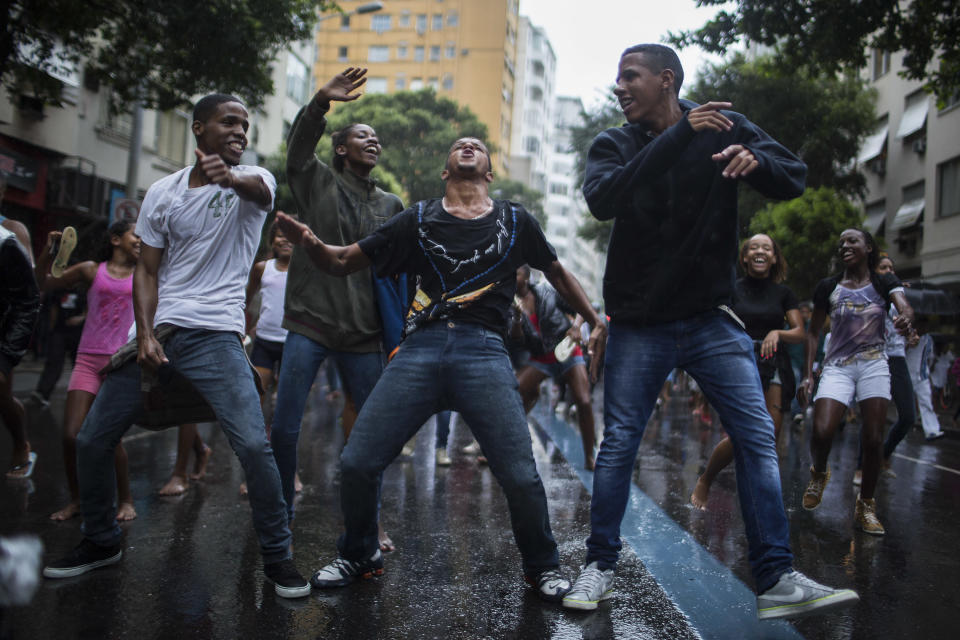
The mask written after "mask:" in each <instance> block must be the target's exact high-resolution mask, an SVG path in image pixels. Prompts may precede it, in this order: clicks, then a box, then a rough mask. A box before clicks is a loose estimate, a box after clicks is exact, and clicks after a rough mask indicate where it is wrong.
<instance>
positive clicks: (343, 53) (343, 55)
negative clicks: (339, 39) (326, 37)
mask: <svg viewBox="0 0 960 640" xmlns="http://www.w3.org/2000/svg"><path fill="white" fill-rule="evenodd" d="M337 61H338V62H346V61H347V48H346V47H337Z"/></svg>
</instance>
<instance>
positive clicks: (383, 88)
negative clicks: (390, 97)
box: [364, 78, 387, 93]
mask: <svg viewBox="0 0 960 640" xmlns="http://www.w3.org/2000/svg"><path fill="white" fill-rule="evenodd" d="M364 89H365V92H366V93H386V92H387V79H386V78H367V84H366V85H365V86H364Z"/></svg>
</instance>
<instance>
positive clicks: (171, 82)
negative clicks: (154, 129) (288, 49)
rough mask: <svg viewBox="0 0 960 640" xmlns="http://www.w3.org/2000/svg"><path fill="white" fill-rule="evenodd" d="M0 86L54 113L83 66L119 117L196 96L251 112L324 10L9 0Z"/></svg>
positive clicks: (290, 0) (235, 3)
mask: <svg viewBox="0 0 960 640" xmlns="http://www.w3.org/2000/svg"><path fill="white" fill-rule="evenodd" d="M4 6H5V8H6V11H5V15H4V26H3V28H2V31H0V82H2V83H3V85H4V86H6V87H7V88H8V89H10V90H11V92H12V93H14V94H15V95H16V94H26V95H29V96H33V97H36V98H39V99H40V100H42V101H44V102H46V103H51V104H59V101H60V92H61V84H60V81H59V80H56V79H54V78H53V77H51V75H50V74H51V73H52V74H54V75H56V74H58V73H59V74H63V73H65V72H69V70H71V69H79V68H80V65H81V64H83V65H84V75H85V77H86V81H88V82H93V83H97V82H99V83H103V84H106V85H107V86H109V87H110V88H111V89H112V91H113V92H114V97H115V104H116V105H117V106H120V107H122V106H123V105H125V104H129V103H130V102H132V101H133V100H135V99H141V100H142V101H143V103H144V105H145V106H147V107H151V108H156V109H160V110H166V109H169V108H172V107H174V106H178V105H181V104H184V103H187V102H189V100H190V99H191V97H193V96H195V95H197V94H203V93H209V92H214V91H218V92H225V93H234V94H237V95H238V96H239V97H241V98H243V99H244V100H245V101H246V102H247V104H248V105H249V106H252V107H257V106H259V105H260V104H261V103H262V98H263V96H264V95H267V94H269V93H271V92H272V91H273V82H272V80H271V77H270V74H271V69H270V62H271V60H272V59H273V58H274V56H275V55H276V54H277V52H279V51H280V49H281V48H282V47H284V46H285V45H286V44H287V43H289V42H291V41H296V40H301V39H304V38H309V37H311V34H312V29H313V24H314V23H315V22H316V17H317V11H318V10H329V9H333V8H336V7H337V5H336V3H335V2H332V1H330V0H257V1H256V2H245V1H242V0H207V1H206V2H193V1H191V0H163V1H162V2H156V1H147V0H114V1H111V2H108V1H106V0H19V1H16V2H6V3H4Z"/></svg>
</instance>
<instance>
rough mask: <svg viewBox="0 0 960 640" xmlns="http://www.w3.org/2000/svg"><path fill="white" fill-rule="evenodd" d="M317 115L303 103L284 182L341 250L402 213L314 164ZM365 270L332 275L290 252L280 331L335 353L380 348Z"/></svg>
mask: <svg viewBox="0 0 960 640" xmlns="http://www.w3.org/2000/svg"><path fill="white" fill-rule="evenodd" d="M323 116H324V111H323V110H321V109H319V108H317V106H316V105H314V104H311V105H307V106H306V107H304V108H303V109H301V110H300V113H299V114H297V118H296V120H294V122H293V126H292V127H291V128H290V134H289V136H288V138H287V180H288V182H289V184H290V189H291V191H292V192H293V199H294V201H295V202H296V204H297V209H298V211H299V213H300V219H301V220H302V221H303V222H304V223H306V224H307V225H309V226H310V228H311V229H312V230H313V232H314V233H315V234H317V237H318V238H320V239H321V240H323V241H324V242H325V243H328V244H332V245H340V246H347V245H350V244H353V243H354V242H356V241H357V240H360V239H361V238H363V237H365V236H367V235H369V234H370V233H371V232H372V231H374V230H375V229H376V228H377V227H379V226H380V225H381V224H383V223H384V222H386V221H387V220H388V219H390V218H391V217H392V216H393V215H395V214H397V213H399V212H400V211H402V210H403V203H402V202H401V200H400V198H398V197H397V196H395V195H393V194H392V193H387V192H385V191H383V190H382V189H380V188H378V187H377V186H376V184H375V183H374V181H373V180H370V179H367V178H361V177H360V176H358V175H356V174H355V173H353V172H352V171H350V170H349V169H344V170H343V171H342V172H340V171H337V170H335V169H333V168H332V167H328V166H327V165H325V164H324V163H322V162H320V160H319V159H318V158H317V156H316V154H315V153H314V150H315V149H316V147H317V142H318V141H319V140H320V136H321V135H322V134H323V131H324V129H325V128H326V125H327V121H326V118H324V117H323ZM372 277H373V276H372V274H371V273H370V269H362V270H361V271H358V272H356V273H352V274H350V275H349V276H347V277H345V278H343V277H336V276H331V275H328V274H326V273H324V272H323V271H321V270H320V269H318V268H317V267H316V266H314V264H313V262H311V261H310V258H309V257H308V256H307V254H306V251H304V249H303V248H301V247H295V248H294V250H293V257H292V258H291V259H290V268H289V270H288V272H287V293H286V299H285V304H284V318H283V327H284V328H285V329H287V330H288V331H293V332H294V333H299V334H301V335H303V336H305V337H307V338H310V339H311V340H313V341H315V342H318V343H320V344H322V345H323V346H325V347H327V348H329V349H333V350H336V351H347V352H352V353H370V352H376V351H380V350H381V348H382V347H381V335H380V334H381V326H380V315H379V312H378V310H377V305H376V300H375V298H374V293H373V281H372Z"/></svg>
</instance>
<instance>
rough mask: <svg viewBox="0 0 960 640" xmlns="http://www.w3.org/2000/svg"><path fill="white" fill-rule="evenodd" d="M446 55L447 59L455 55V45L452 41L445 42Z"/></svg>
mask: <svg viewBox="0 0 960 640" xmlns="http://www.w3.org/2000/svg"><path fill="white" fill-rule="evenodd" d="M446 56H447V59H448V60H451V59H453V58H456V57H457V46H456V45H455V44H453V43H450V42H448V43H447V49H446Z"/></svg>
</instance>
